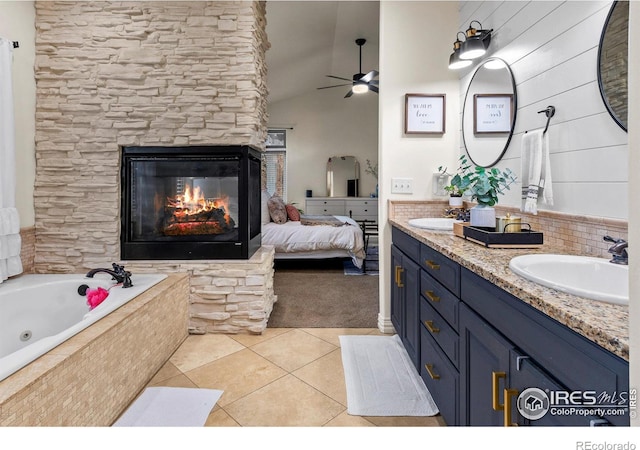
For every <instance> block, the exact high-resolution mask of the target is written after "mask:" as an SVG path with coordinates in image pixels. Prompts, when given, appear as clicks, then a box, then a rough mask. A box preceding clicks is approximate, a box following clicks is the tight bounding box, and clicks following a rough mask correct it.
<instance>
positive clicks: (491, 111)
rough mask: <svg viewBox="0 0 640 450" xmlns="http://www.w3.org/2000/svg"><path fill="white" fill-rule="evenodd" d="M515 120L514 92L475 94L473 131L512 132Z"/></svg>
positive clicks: (480, 132)
mask: <svg viewBox="0 0 640 450" xmlns="http://www.w3.org/2000/svg"><path fill="white" fill-rule="evenodd" d="M512 121H513V94H475V95H474V96H473V133H474V134H482V133H510V132H511V122H512Z"/></svg>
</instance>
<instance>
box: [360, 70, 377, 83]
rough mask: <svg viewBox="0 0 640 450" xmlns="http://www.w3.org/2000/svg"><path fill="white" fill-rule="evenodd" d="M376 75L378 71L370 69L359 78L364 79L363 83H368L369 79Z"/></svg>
mask: <svg viewBox="0 0 640 450" xmlns="http://www.w3.org/2000/svg"><path fill="white" fill-rule="evenodd" d="M377 76H378V71H377V70H372V71H371V72H369V73H368V74H366V75H365V76H363V77H362V78H360V81H364V82H365V83H368V82H369V81H371V80H373V79H374V78H375V77H377Z"/></svg>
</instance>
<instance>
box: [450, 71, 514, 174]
mask: <svg viewBox="0 0 640 450" xmlns="http://www.w3.org/2000/svg"><path fill="white" fill-rule="evenodd" d="M516 110H517V101H516V82H515V79H514V78H513V73H512V72H511V68H510V67H509V65H508V64H507V63H506V62H505V61H504V60H502V59H500V58H489V59H486V60H484V61H482V63H480V65H479V66H478V68H477V69H476V71H475V72H474V74H473V76H472V77H471V81H470V82H469V87H468V89H467V93H466V96H465V100H464V105H463V109H462V139H463V142H464V147H465V149H466V151H467V154H468V155H469V159H471V161H472V162H473V163H474V164H475V165H477V166H481V167H491V166H493V165H495V164H496V163H497V162H498V161H500V158H502V155H504V152H505V151H506V150H507V147H508V146H509V142H510V141H511V136H512V135H513V129H514V127H515V123H516Z"/></svg>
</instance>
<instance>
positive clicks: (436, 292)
mask: <svg viewBox="0 0 640 450" xmlns="http://www.w3.org/2000/svg"><path fill="white" fill-rule="evenodd" d="M420 293H421V294H422V295H423V296H424V298H425V301H426V302H427V303H429V304H430V305H431V306H432V307H433V308H434V309H435V310H436V311H438V312H439V313H440V315H441V316H442V317H444V319H445V320H446V321H447V322H449V325H451V327H452V328H453V329H454V330H456V332H457V331H458V306H459V304H460V300H458V299H457V298H456V296H455V295H453V294H452V293H451V292H449V291H448V290H447V289H446V288H445V287H444V286H442V285H441V284H440V283H438V282H437V281H436V280H435V278H433V277H432V276H431V275H429V274H428V273H426V272H425V271H424V270H423V271H422V272H421V274H420Z"/></svg>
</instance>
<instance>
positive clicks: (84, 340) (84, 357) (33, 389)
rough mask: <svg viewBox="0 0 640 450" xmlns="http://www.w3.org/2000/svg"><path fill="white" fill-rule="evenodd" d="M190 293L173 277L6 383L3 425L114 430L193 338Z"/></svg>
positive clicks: (0, 407) (1, 391)
mask: <svg viewBox="0 0 640 450" xmlns="http://www.w3.org/2000/svg"><path fill="white" fill-rule="evenodd" d="M188 287H189V283H188V280H187V277H186V276H185V275H184V274H182V275H171V276H170V277H169V278H168V279H166V280H164V281H162V282H160V283H159V284H157V285H155V286H153V287H151V288H150V289H149V290H148V291H146V292H143V293H142V294H140V295H139V296H138V297H136V298H135V299H133V300H131V301H130V302H128V303H126V304H125V305H123V306H121V307H120V308H118V309H116V310H115V311H114V312H112V313H111V314H109V315H108V316H106V317H104V318H102V319H101V320H99V321H97V322H96V323H94V324H93V325H91V326H90V327H89V328H86V329H85V330H83V331H81V332H80V333H78V334H76V335H75V336H73V337H71V338H70V339H69V340H67V341H65V342H63V343H62V344H60V345H59V346H58V347H56V348H54V349H53V350H51V351H50V352H48V353H47V354H45V355H43V356H41V357H40V358H38V359H36V360H35V361H33V362H32V363H31V364H29V365H27V366H25V367H23V368H22V369H20V370H18V371H17V372H16V373H14V374H13V375H10V376H9V377H8V378H6V379H4V380H2V381H0V426H12V427H16V426H109V425H111V424H112V423H113V422H114V421H115V420H116V419H117V418H118V417H119V416H120V414H122V412H124V410H125V409H126V408H127V406H129V404H130V403H131V402H132V401H133V400H134V399H135V398H136V396H137V395H138V394H139V393H140V392H141V391H142V389H143V388H144V387H145V386H146V384H147V383H148V382H149V380H150V379H151V378H152V377H153V375H154V374H155V373H156V372H157V371H158V370H159V369H160V368H161V367H162V366H163V365H164V364H165V362H166V361H167V360H168V359H169V358H170V357H171V355H172V354H173V352H175V351H176V349H177V348H178V347H179V346H180V344H181V343H182V342H183V341H184V340H185V338H186V337H187V304H188V303H187V296H188ZM141 344H143V345H141Z"/></svg>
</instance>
